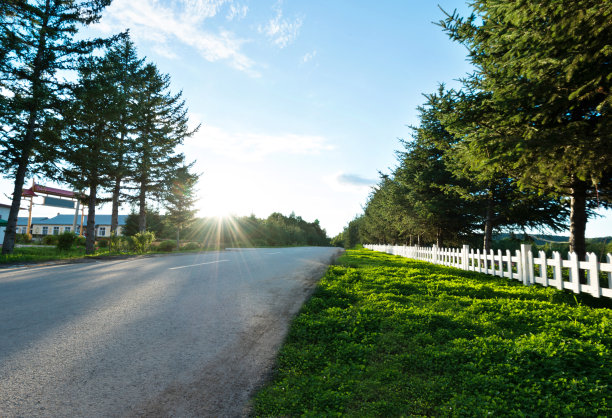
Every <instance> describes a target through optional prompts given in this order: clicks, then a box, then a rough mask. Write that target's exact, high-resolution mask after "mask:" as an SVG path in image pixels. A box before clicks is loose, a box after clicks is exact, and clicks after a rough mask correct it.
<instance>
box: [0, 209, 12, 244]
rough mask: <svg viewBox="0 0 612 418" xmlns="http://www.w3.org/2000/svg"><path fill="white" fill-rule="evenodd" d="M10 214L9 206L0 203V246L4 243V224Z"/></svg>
mask: <svg viewBox="0 0 612 418" xmlns="http://www.w3.org/2000/svg"><path fill="white" fill-rule="evenodd" d="M10 212H11V205H5V204H3V203H0V245H2V243H3V242H4V231H5V230H6V224H7V221H8V217H9V213H10Z"/></svg>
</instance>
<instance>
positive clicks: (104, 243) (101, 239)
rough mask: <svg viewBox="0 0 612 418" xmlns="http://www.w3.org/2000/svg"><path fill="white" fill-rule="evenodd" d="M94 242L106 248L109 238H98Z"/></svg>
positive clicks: (99, 246)
mask: <svg viewBox="0 0 612 418" xmlns="http://www.w3.org/2000/svg"><path fill="white" fill-rule="evenodd" d="M96 244H97V245H98V248H108V246H109V240H108V239H104V238H100V239H99V240H98V241H96Z"/></svg>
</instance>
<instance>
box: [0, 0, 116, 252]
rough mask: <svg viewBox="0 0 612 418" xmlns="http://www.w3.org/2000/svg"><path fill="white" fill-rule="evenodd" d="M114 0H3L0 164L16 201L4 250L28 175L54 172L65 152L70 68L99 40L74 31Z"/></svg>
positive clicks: (7, 247)
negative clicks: (62, 136)
mask: <svg viewBox="0 0 612 418" xmlns="http://www.w3.org/2000/svg"><path fill="white" fill-rule="evenodd" d="M109 4H110V0H87V1H70V2H50V1H47V2H29V1H10V2H3V5H2V11H3V12H5V13H0V88H1V90H2V94H0V126H2V129H0V169H1V170H2V173H4V174H5V175H6V176H10V177H12V178H13V179H14V185H15V187H14V192H13V200H14V203H15V205H13V208H12V209H11V214H10V215H9V224H8V225H7V228H6V234H5V239H4V245H3V247H2V253H3V254H7V253H10V252H12V251H13V247H14V245H13V244H14V238H15V235H14V234H15V225H16V222H17V213H16V212H15V210H18V208H19V205H20V202H21V195H22V190H23V184H24V180H25V178H26V176H32V174H35V173H41V172H42V173H44V174H46V175H53V174H55V172H56V169H57V166H58V164H57V161H58V160H59V159H60V158H61V154H60V153H59V152H58V147H59V145H60V144H61V143H62V141H61V140H60V137H59V133H60V132H61V131H62V128H63V127H64V125H65V122H66V121H65V119H64V118H63V115H62V112H63V110H64V107H65V105H66V103H67V102H68V101H69V97H70V88H71V83H69V82H68V81H66V80H65V79H64V77H65V74H66V70H70V69H72V68H74V67H75V66H76V63H77V61H78V60H79V59H80V58H81V57H83V56H84V55H86V54H88V53H90V52H91V51H92V50H93V49H94V47H96V46H100V45H101V44H102V43H103V42H102V41H100V40H96V41H88V40H85V39H84V38H83V37H82V36H76V34H77V32H78V29H79V28H80V27H82V26H85V25H88V24H90V23H93V22H96V21H97V20H99V19H100V17H101V12H102V10H103V9H104V7H106V6H108V5H109Z"/></svg>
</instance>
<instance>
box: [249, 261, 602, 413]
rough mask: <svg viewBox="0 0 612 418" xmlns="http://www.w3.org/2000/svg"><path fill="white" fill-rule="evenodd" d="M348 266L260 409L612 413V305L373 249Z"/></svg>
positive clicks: (305, 316) (304, 324)
mask: <svg viewBox="0 0 612 418" xmlns="http://www.w3.org/2000/svg"><path fill="white" fill-rule="evenodd" d="M338 264H339V265H335V266H331V267H330V268H329V270H328V272H327V274H326V276H325V277H324V278H323V280H322V281H321V284H320V285H319V287H318V288H317V290H316V291H315V293H314V294H313V296H312V298H311V299H310V300H309V301H308V302H307V303H306V304H305V305H304V307H303V309H302V311H301V313H300V314H299V315H298V316H297V317H296V318H295V320H294V321H293V324H292V326H291V329H290V332H289V335H288V338H287V341H286V342H285V345H284V346H283V348H282V349H281V352H280V356H279V360H278V364H277V370H276V372H275V374H274V376H273V378H272V381H271V382H270V383H269V384H268V386H266V387H264V388H263V389H262V390H261V391H260V392H259V393H258V394H257V396H256V397H255V400H254V408H255V413H256V414H257V415H258V416H297V415H309V416H321V415H327V416H330V415H331V416H333V415H343V416H345V415H348V416H401V415H407V416H410V415H425V416H489V415H490V416H612V310H611V309H610V308H605V307H604V308H594V307H591V306H587V305H589V304H592V303H591V302H592V301H591V300H588V299H580V298H578V299H576V298H575V297H574V296H573V295H571V294H568V293H564V292H561V291H559V290H557V289H554V288H543V287H540V286H531V287H526V286H523V285H522V284H520V283H518V282H514V281H510V280H508V279H501V278H493V277H491V276H485V275H483V274H479V273H473V272H466V271H461V270H457V269H454V268H448V267H441V266H435V265H432V264H428V263H424V262H417V261H411V260H408V259H404V258H401V257H396V256H391V255H387V254H383V253H376V252H372V251H368V250H355V251H348V252H347V254H346V255H345V256H343V257H341V258H340V260H339V261H338ZM603 303H604V304H605V303H608V304H609V302H603ZM600 305H601V302H600ZM608 306H609V305H608Z"/></svg>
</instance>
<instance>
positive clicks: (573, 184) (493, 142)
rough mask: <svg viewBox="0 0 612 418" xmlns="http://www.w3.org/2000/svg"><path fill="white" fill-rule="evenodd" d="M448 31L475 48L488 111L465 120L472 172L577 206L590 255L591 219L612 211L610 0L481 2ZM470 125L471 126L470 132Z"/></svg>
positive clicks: (581, 247) (471, 84)
mask: <svg viewBox="0 0 612 418" xmlns="http://www.w3.org/2000/svg"><path fill="white" fill-rule="evenodd" d="M471 6H472V8H473V10H474V13H473V14H472V15H471V16H469V17H467V18H463V17H460V16H459V15H457V14H456V13H453V14H452V15H447V17H446V19H444V20H443V21H441V22H440V25H441V26H442V27H443V29H444V30H445V31H446V32H447V33H448V35H449V36H450V37H451V39H453V40H456V41H458V42H460V43H461V44H463V45H464V46H466V47H467V49H468V52H469V58H470V61H471V62H472V63H473V64H474V66H475V68H476V71H475V73H474V74H473V76H472V77H470V78H469V79H468V80H465V90H466V91H469V92H476V93H477V94H479V95H480V96H481V97H483V101H482V103H481V104H480V105H479V107H483V108H484V109H485V110H486V111H484V112H481V113H480V114H478V115H476V117H472V116H474V112H471V111H470V112H468V114H469V115H470V116H468V117H467V118H466V117H465V116H466V113H465V112H462V113H461V114H460V115H459V117H458V118H456V119H459V120H464V121H465V120H466V119H467V121H468V123H464V124H459V125H460V126H458V129H457V132H456V133H457V134H458V135H459V137H460V138H461V139H462V141H461V147H462V149H463V150H464V151H466V153H467V154H468V155H469V159H470V164H471V169H472V170H473V171H481V172H482V171H484V172H489V173H495V172H503V173H505V174H507V175H510V176H512V177H514V178H516V179H517V180H518V183H519V184H520V185H521V186H523V187H528V188H531V189H533V190H535V191H536V192H539V193H541V194H548V193H551V192H553V193H555V194H556V195H558V196H562V197H566V198H569V200H570V203H571V206H572V210H571V215H570V216H571V218H572V219H571V221H570V245H571V247H572V250H573V251H575V252H576V253H577V254H578V256H579V257H580V258H583V257H584V252H585V235H584V234H585V226H586V222H587V219H588V215H589V209H590V208H592V207H593V206H600V205H601V206H610V205H612V169H611V167H612V153H611V152H610V149H612V135H610V132H611V131H612V122H611V121H612V118H610V111H611V110H612V77H611V76H610V74H612V71H611V64H610V63H611V60H610V58H611V56H612V52H611V51H612V50H611V49H610V38H611V37H612V4H611V3H610V2H605V1H604V2H602V1H600V0H583V1H569V0H564V1H555V2H539V1H520V2H513V1H510V2H509V1H505V0H486V1H485V0H478V1H474V2H472V3H471ZM461 125H463V126H461Z"/></svg>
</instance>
